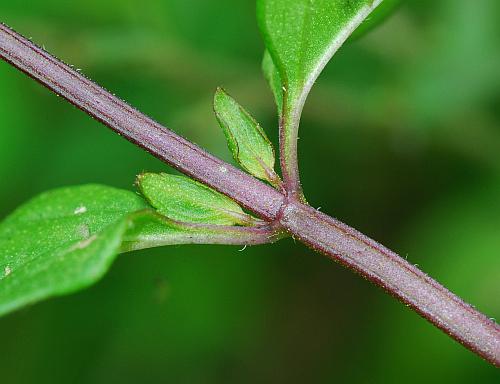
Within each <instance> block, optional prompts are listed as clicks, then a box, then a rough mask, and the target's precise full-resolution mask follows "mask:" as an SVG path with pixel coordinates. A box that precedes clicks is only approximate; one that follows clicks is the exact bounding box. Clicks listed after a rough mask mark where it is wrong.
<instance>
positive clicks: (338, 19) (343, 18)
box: [0, 0, 397, 315]
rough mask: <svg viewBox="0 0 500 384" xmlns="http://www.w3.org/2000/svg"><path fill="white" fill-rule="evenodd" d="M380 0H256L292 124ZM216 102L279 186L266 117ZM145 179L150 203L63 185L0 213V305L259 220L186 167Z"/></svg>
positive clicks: (279, 95)
mask: <svg viewBox="0 0 500 384" xmlns="http://www.w3.org/2000/svg"><path fill="white" fill-rule="evenodd" d="M380 2H381V0H294V1H290V0H258V1H257V16H258V23H259V27H260V29H261V32H262V34H263V36H264V40H265V45H266V48H267V52H266V55H265V58H264V63H263V69H264V74H265V76H266V78H267V79H268V81H269V83H270V86H271V89H272V91H273V93H274V96H275V99H276V104H277V106H278V111H279V115H280V117H281V118H282V119H283V120H284V125H283V127H284V129H285V130H287V129H289V128H290V126H293V125H297V126H298V119H299V117H300V112H301V108H302V106H303V103H304V101H305V97H306V96H307V94H308V92H309V90H310V88H311V87H312V84H313V83H314V81H315V79H316V78H317V76H318V75H319V73H320V72H321V70H322V68H323V67H324V65H325V64H326V63H327V62H328V60H329V59H330V57H331V56H332V55H333V54H334V53H335V51H336V50H337V48H339V47H340V45H341V44H342V43H343V42H344V41H345V40H346V39H347V37H348V36H349V35H350V33H351V32H352V31H353V30H354V29H355V28H356V27H357V25H359V24H360V23H361V22H362V21H363V20H364V19H365V18H366V17H367V16H368V14H369V13H370V12H371V11H372V10H373V9H374V8H375V7H376V6H377V5H378V4H379V3H380ZM394 3H397V0H385V1H384V5H387V6H385V8H384V6H383V7H380V8H379V10H378V12H377V14H378V15H380V14H383V13H386V11H387V9H388V8H391V7H392V5H391V4H394ZM376 18H377V15H374V17H373V18H372V19H376ZM214 105H215V112H216V116H217V118H218V120H219V123H220V125H221V126H222V128H223V130H224V133H225V135H226V137H227V140H228V144H229V148H230V149H231V151H232V153H233V156H234V157H235V159H236V160H237V162H238V163H239V164H240V165H241V166H242V167H243V168H244V169H245V170H246V171H248V172H249V173H251V174H252V175H254V176H256V177H258V178H261V179H263V180H266V181H268V182H269V183H271V184H272V185H274V186H278V185H279V184H280V180H279V178H278V176H277V175H276V173H275V172H274V161H275V160H274V158H275V156H274V150H273V148H272V145H271V144H270V142H269V140H268V139H267V137H266V136H265V134H264V132H263V131H262V129H261V128H260V127H259V125H258V124H257V123H256V122H255V120H254V119H253V118H252V117H251V116H250V115H249V114H248V113H247V112H246V111H245V110H244V109H243V108H241V107H240V106H239V105H238V104H237V103H236V102H235V101H234V100H233V99H232V98H231V97H229V96H228V95H227V94H226V93H225V92H224V91H222V90H220V89H219V90H218V91H217V93H216V95H215V103H214ZM285 155H286V154H285ZM138 184H139V187H140V189H141V191H142V193H143V195H144V196H145V197H146V199H147V200H148V202H149V203H150V204H147V203H146V202H145V201H144V199H142V198H141V197H139V196H137V195H136V194H134V193H132V192H128V191H123V190H118V189H115V188H111V187H105V186H100V185H86V186H80V187H71V188H62V189H59V190H55V191H50V192H47V193H44V194H42V195H40V196H38V197H36V198H34V199H32V200H31V201H30V202H28V203H26V204H24V205H23V206H21V207H20V208H18V209H17V210H16V211H15V212H14V213H12V214H11V215H10V216H9V217H7V218H6V219H5V220H4V221H3V222H2V223H0V315H2V314H5V313H8V312H11V311H13V310H15V309H17V308H20V307H22V306H24V305H26V304H29V303H33V302H36V301H39V300H41V299H44V298H47V297H49V296H54V295H61V294H66V293H69V292H73V291H76V290H79V289H81V288H83V287H86V286H89V285H91V284H93V283H94V282H96V281H97V280H99V278H100V277H101V276H102V275H103V274H104V273H105V272H106V271H107V269H108V268H109V265H110V264H111V262H112V261H113V260H114V258H115V256H116V254H117V253H119V252H121V251H127V250H132V249H138V248H146V247H153V246H159V245H167V244H182V243H192V242H198V243H206V242H216V241H217V239H220V243H223V242H224V241H226V240H227V238H228V235H227V232H229V236H235V237H238V236H242V232H238V231H237V230H236V229H238V228H239V227H237V226H235V225H253V224H255V223H256V219H254V218H252V217H251V216H250V215H248V214H246V213H244V212H243V211H242V209H241V208H240V207H239V205H238V204H237V203H235V202H234V201H232V200H231V199H229V198H227V197H225V196H223V195H221V194H219V193H218V192H215V191H213V190H212V189H210V188H208V187H206V186H204V185H202V184H200V183H197V182H195V181H192V180H190V179H188V178H186V177H181V176H171V175H165V174H144V175H141V176H140V177H139V178H138ZM151 205H152V206H153V207H155V208H156V210H157V212H155V211H153V210H152V209H151ZM167 216H168V217H170V218H171V219H168V218H167ZM172 219H173V220H172ZM200 226H201V227H203V230H200ZM218 228H224V233H223V232H222V231H221V230H220V229H219V230H218ZM224 236H225V237H224ZM241 239H242V240H241V242H242V243H244V242H245V239H244V236H243V237H241Z"/></svg>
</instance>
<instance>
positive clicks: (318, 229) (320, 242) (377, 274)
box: [0, 24, 500, 366]
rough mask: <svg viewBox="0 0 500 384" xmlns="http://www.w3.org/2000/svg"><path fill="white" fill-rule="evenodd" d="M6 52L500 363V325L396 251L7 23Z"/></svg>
mask: <svg viewBox="0 0 500 384" xmlns="http://www.w3.org/2000/svg"><path fill="white" fill-rule="evenodd" d="M0 58H2V59H3V60H5V61H7V62H9V63H10V64H12V65H13V66H15V67H16V68H18V69H20V70H21V71H23V72H25V73H27V74H28V75H29V76H31V77H32V78H34V79H35V80H37V81H39V82H40V83H42V84H43V85H45V86H46V87H47V88H49V89H50V90H52V91H53V92H55V93H56V94H58V95H60V96H62V97H64V98H65V99H67V100H68V101H69V102H71V103H72V104H74V105H75V106H77V107H78V108H80V109H81V110H83V111H84V112H86V113H88V114H89V115H90V116H92V117H94V118H95V119H97V120H99V121H101V122H102V123H103V124H105V125H107V126H108V127H110V128H111V129H113V130H115V131H116V132H118V133H119V134H120V135H123V136H124V137H125V138H126V139H128V140H129V141H131V142H133V143H135V144H137V145H138V146H140V147H142V148H144V149H146V150H147V151H148V152H150V153H152V154H153V155H154V156H156V157H158V158H160V159H162V160H163V161H165V162H166V163H168V164H170V165H172V166H174V167H175V168H177V169H179V170H180V171H182V172H184V173H186V174H188V175H190V176H192V177H193V178H195V179H197V180H199V181H201V182H203V183H205V184H207V185H209V186H211V187H212V188H214V189H216V190H218V191H220V192H222V193H224V194H226V195H227V196H229V197H231V198H233V199H234V200H236V201H238V202H239V203H240V204H242V205H243V206H245V207H246V208H248V209H249V210H251V211H252V212H254V213H256V214H257V215H259V216H260V217H262V218H264V219H266V220H268V221H271V222H274V224H276V223H278V222H279V223H280V224H281V225H282V226H283V227H284V228H285V229H287V230H288V232H289V233H290V234H292V235H293V236H294V237H296V238H298V239H300V240H301V241H303V242H304V243H305V244H307V245H309V246H310V247H311V248H313V249H314V250H316V251H318V252H322V253H324V254H326V255H327V256H329V257H331V258H332V259H333V260H335V261H337V262H339V263H341V264H343V265H345V266H347V267H349V268H351V269H352V270H354V271H355V272H357V273H359V274H361V275H362V276H363V277H365V278H367V279H368V280H370V281H372V282H373V283H375V284H376V285H378V286H380V287H382V288H384V289H385V290H386V291H387V292H389V293H390V294H391V295H393V296H394V297H396V298H397V299H399V300H400V301H401V302H403V303H405V304H406V305H408V306H409V307H411V308H413V309H414V310H415V311H416V312H418V313H419V314H420V315H421V316H422V317H424V318H425V319H427V320H429V321H430V322H431V323H433V324H435V325H436V326H437V327H439V328H440V329H442V330H443V331H444V332H445V333H447V334H448V335H450V336H451V337H452V338H454V339H455V340H457V341H459V342H460V343H462V344H463V345H464V346H465V347H467V348H469V349H470V350H471V351H473V352H475V353H477V354H478V355H480V356H481V357H483V358H484V359H486V360H487V361H489V362H491V363H492V364H494V365H496V366H500V327H499V326H498V324H496V323H495V322H494V321H492V320H490V319H488V318H487V317H486V316H484V315H483V314H481V313H480V312H478V311H477V310H475V309H474V308H473V307H471V306H470V305H468V304H466V303H464V302H463V301H462V300H461V299H460V298H458V297H457V296H456V295H454V294H453V293H451V292H450V291H448V290H447V289H446V288H444V287H443V286H442V285H440V284H439V283H437V282H436V281H435V280H433V279H432V278H430V277H429V276H427V275H426V274H425V273H423V272H422V271H420V270H419V269H418V268H416V267H415V266H413V265H411V264H410V263H408V262H407V261H406V260H404V259H402V258H401V257H399V256H398V255H397V254H395V253H394V252H392V251H390V250H388V249H387V248H385V247H384V246H382V245H380V244H378V243H377V242H375V241H374V240H371V239H369V238H367V237H366V236H364V235H363V234H361V233H359V232H357V231H356V230H355V229H352V228H350V227H349V226H347V225H345V224H343V223H341V222H339V221H337V220H335V219H333V218H331V217H329V216H327V215H325V214H323V213H320V212H318V211H316V210H315V209H313V208H311V207H309V206H307V205H305V204H303V203H301V202H298V201H297V200H296V199H295V198H292V199H288V198H286V197H285V196H284V195H282V194H281V193H279V192H278V191H276V190H275V189H273V188H271V187H269V186H268V185H266V184H264V183H262V182H260V181H258V180H256V179H254V178H252V177H251V176H249V175H247V174H246V173H244V172H242V171H240V170H238V169H236V168H235V167H233V166H231V165H229V164H227V163H224V162H223V161H221V160H219V159H217V158H215V157H214V156H212V155H210V154H208V153H207V152H205V151H204V150H202V149H201V148H199V147H197V146H196V145H194V144H192V143H190V142H189V141H187V140H185V139H183V138H181V137H180V136H178V135H176V134H175V133H173V132H171V131H169V130H168V129H167V128H165V127H163V126H161V125H160V124H158V123H157V122H155V121H153V120H152V119H150V118H149V117H147V116H145V115H143V114H142V113H140V112H138V111H137V110H135V109H133V108H132V107H130V106H129V105H128V104H126V103H125V102H123V101H122V100H120V99H118V98H116V97H115V96H113V95H111V94H110V93H109V92H107V91H105V90H104V89H102V88H101V87H99V86H98V85H96V84H95V83H93V82H91V81H90V80H88V79H87V78H85V77H84V76H82V75H81V74H80V73H78V72H77V71H75V70H73V69H72V68H70V67H69V66H67V65H66V64H64V63H62V62H60V61H59V60H57V59H56V58H54V57H53V56H51V55H49V54H48V53H47V52H45V51H44V50H42V49H40V48H39V47H37V46H36V45H34V44H33V43H32V42H31V41H29V40H27V39H25V38H24V37H22V36H20V35H19V34H17V33H16V32H14V31H13V30H11V29H10V28H8V27H7V26H5V25H3V24H0Z"/></svg>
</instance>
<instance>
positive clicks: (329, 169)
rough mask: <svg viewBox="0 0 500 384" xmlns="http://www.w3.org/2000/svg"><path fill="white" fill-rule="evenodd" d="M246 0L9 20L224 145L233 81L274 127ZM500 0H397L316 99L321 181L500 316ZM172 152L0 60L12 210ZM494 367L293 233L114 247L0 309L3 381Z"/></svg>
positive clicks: (60, 8)
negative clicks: (66, 284)
mask: <svg viewBox="0 0 500 384" xmlns="http://www.w3.org/2000/svg"><path fill="white" fill-rule="evenodd" d="M254 7H255V5H254V2H253V1H251V0H239V1H234V0H163V1H141V2H139V1H124V0H107V1H102V0H87V1H77V2H74V1H73V2H68V1H63V0H46V1H43V2H42V1H32V2H29V3H28V2H27V1H20V0H8V1H2V2H1V4H0V15H1V16H0V19H1V21H3V22H5V23H7V24H9V25H11V26H12V27H13V28H15V29H17V30H18V31H19V32H21V33H23V34H25V35H27V36H30V37H32V38H33V40H34V41H36V42H37V43H39V44H43V45H44V46H45V47H46V48H47V49H48V50H49V51H51V52H52V53H54V54H56V55H57V56H58V57H60V58H62V59H64V60H65V61H67V62H69V63H71V64H73V65H75V66H76V67H78V68H82V69H83V72H84V73H86V74H87V75H88V76H89V77H91V78H92V79H94V80H96V81H97V82H99V83H100V84H102V85H104V86H105V87H106V88H108V89H110V90H112V91H113V92H114V93H116V94H118V95H119V96H121V97H122V98H124V99H125V100H127V101H128V102H130V103H131V104H132V105H134V106H136V107H138V108H139V109H141V110H142V111H144V112H146V113H147V114H149V115H151V116H153V117H154V118H155V119H157V120H159V121H160V122H162V123H165V124H166V125H167V126H169V127H170V128H171V129H174V130H175V131H176V132H178V133H180V134H182V135H183V136H186V137H188V138H190V139H191V140H193V141H194V142H196V143H198V144H200V145H202V146H203V147H205V148H207V149H208V150H210V151H211V152H212V153H214V154H216V155H218V156H221V157H222V158H224V159H226V160H228V161H230V160H231V159H230V155H229V152H228V150H227V148H226V147H225V141H224V137H223V134H222V132H221V131H220V130H219V128H218V126H217V123H216V121H215V119H214V117H213V114H212V108H211V99H212V94H213V91H214V89H215V87H216V86H218V85H222V86H224V87H225V88H226V89H227V90H228V91H229V92H230V93H231V94H232V95H234V96H235V97H236V98H237V99H238V100H239V101H240V102H241V103H242V104H243V105H244V106H246V107H247V108H248V109H249V110H250V111H252V113H253V114H254V115H255V116H256V117H257V119H258V120H259V121H260V122H261V123H262V125H263V126H264V128H265V129H266V130H267V132H268V134H269V135H270V137H271V138H272V139H273V140H274V142H276V137H277V132H276V126H277V119H276V113H275V110H274V104H273V100H272V96H271V93H270V91H269V90H268V88H267V85H266V83H265V81H264V80H263V77H262V76H261V73H260V60H261V55H262V51H263V44H262V41H261V38H260V36H259V33H258V31H257V27H256V22H255V16H254V13H255V11H254ZM499 15H500V2H498V1H497V0H478V1H468V0H441V1H432V0H421V1H407V2H404V4H402V5H401V7H400V8H399V9H398V10H397V11H396V12H395V13H393V15H392V16H391V17H390V18H389V19H387V21H386V22H385V23H384V24H382V25H380V26H379V27H377V28H376V29H375V30H373V31H372V32H370V33H369V34H367V35H365V36H364V37H362V38H360V39H358V40H356V41H353V42H351V43H350V44H348V45H346V46H345V47H344V48H343V49H342V50H341V51H340V52H339V53H338V55H337V56H336V57H335V58H334V60H333V62H331V63H330V64H329V66H328V67H327V69H326V71H325V72H324V74H323V75H322V76H321V78H320V79H319V82H318V84H317V85H316V86H315V88H314V90H313V92H312V94H311V96H310V98H309V100H308V102H307V105H306V108H305V111H304V115H303V121H302V128H301V137H300V159H301V171H302V177H303V184H304V188H305V191H306V194H307V196H308V199H309V201H310V202H311V204H312V205H314V206H321V207H322V210H323V211H325V212H328V213H330V214H332V215H334V216H336V217H338V218H340V219H342V220H344V221H346V222H347V223H349V224H351V225H353V226H355V227H356V228H358V229H360V230H361V231H363V232H365V233H367V234H368V235H370V236H371V237H374V238H375V239H377V240H379V241H381V242H383V243H384V244H386V245H387V246H389V247H391V248H393V249H395V250H396V251H398V252H400V254H402V255H404V256H405V257H407V258H408V260H410V261H411V262H412V263H415V264H418V265H419V266H420V267H421V268H422V269H423V270H425V271H426V272H428V273H429V274H430V275H431V276H434V277H435V278H437V279H438V280H439V281H440V282H442V283H444V284H445V285H446V286H448V287H449V288H450V289H451V290H453V291H454V292H456V293H457V294H459V295H460V296H462V297H463V298H464V299H465V300H467V301H469V302H471V303H473V304H474V305H476V306H477V307H478V308H479V309H480V310H481V311H483V312H485V313H486V314H487V315H488V316H491V317H496V318H497V319H498V318H500V299H499V298H500V282H499V281H500V227H499V224H500V70H499V68H500V22H499V21H500V20H499ZM166 169H167V167H166V166H165V165H164V164H162V163H160V162H159V161H157V160H155V159H154V158H152V157H151V156H150V155H148V154H146V153H145V152H143V151H142V150H140V149H137V148H135V147H134V146H133V145H132V144H130V143H128V142H126V141H125V140H123V139H122V138H120V137H119V136H117V135H115V134H114V133H112V132H111V131H110V130H109V129H107V128H105V127H104V126H102V125H100V124H99V123H97V122H95V121H93V120H91V119H90V118H88V117H87V116H86V115H85V114H83V113H81V112H80V111H78V110H77V109H76V108H74V107H72V106H70V105H69V104H68V103H66V102H64V101H63V100H61V99H59V98H57V97H56V96H54V95H52V94H50V93H49V92H48V91H47V90H45V89H44V88H42V87H40V86H39V85H38V84H36V83H35V82H33V81H32V80H30V79H28V78H27V77H26V76H24V75H23V74H21V73H18V72H17V71H16V70H14V69H12V68H10V67H9V66H8V65H6V64H5V63H0V180H1V188H0V217H4V216H5V215H7V214H8V213H9V212H11V211H12V210H13V209H14V208H15V207H16V206H18V205H19V204H21V203H22V202H23V201H26V200H27V199H28V198H30V197H32V196H34V195H36V194H38V193H40V192H42V191H45V190H47V189H52V188H56V187H60V186H66V185H75V184H85V183H95V182H97V183H104V184H108V185H112V186H115V187H121V188H127V189H133V181H134V176H135V175H136V174H137V173H139V172H141V171H144V170H148V171H165V170H166ZM498 378H499V375H498V371H497V370H495V369H494V368H492V367H490V366H489V365H488V364H487V363H485V362H483V361H482V360H481V359H479V358H478V357H476V356H475V355H473V354H472V353H470V352H468V351H467V350H465V349H464V348H462V347H461V346H460V345H458V344H457V343H456V342H454V341H452V340H451V339H449V338H448V337H447V336H445V335H444V334H442V333H441V332H440V331H438V330H436V329H435V328H434V327H433V326H431V325H430V324H428V323H426V322H425V321H424V320H422V319H420V318H419V317H418V316H417V315H416V314H414V313H412V312H411V311H409V310H408V309H407V308H406V307H404V306H403V305H401V304H399V303H398V302H396V301H395V300H393V299H392V298H390V297H389V296H388V295H386V294H385V293H384V292H382V291H381V290H380V289H377V288H374V287H373V286H372V285H371V284H370V283H368V282H366V281H364V280H362V279H361V278H360V277H359V276H357V275H355V274H353V273H351V272H350V271H347V270H344V269H343V268H342V267H340V266H338V265H336V264H335V263H332V262H331V261H330V260H327V259H326V258H324V257H322V256H320V255H318V254H315V253H313V252H312V251H310V250H308V249H306V248H305V247H303V246H301V245H295V244H293V241H292V240H286V241H283V242H281V243H279V244H275V245H270V246H259V247H249V248H247V249H245V250H244V251H242V252H239V249H238V247H222V246H182V247H169V248H162V249H154V250H146V251H140V252H135V253H129V254H124V255H121V256H120V257H119V258H118V259H117V261H116V263H115V264H114V265H113V267H112V269H111V271H110V272H109V274H108V275H107V276H106V277H105V278H104V279H103V280H102V281H101V282H100V283H98V284H97V285H95V286H94V287H92V288H90V289H87V290H85V291H82V292H81V293H78V294H75V295H72V296H67V297H62V298H57V299H53V300H49V301H46V302H43V303H40V304H37V305H34V306H32V307H30V308H26V309H24V310H21V311H19V312H17V313H14V314H11V315H9V316H6V317H4V318H1V319H0V381H1V382H2V383H14V384H18V383H52V384H55V383H109V382H119V383H122V384H125V383H255V382H258V383H335V382H338V383H401V382H405V383H421V382H428V383H493V382H498V381H496V380H497V379H498Z"/></svg>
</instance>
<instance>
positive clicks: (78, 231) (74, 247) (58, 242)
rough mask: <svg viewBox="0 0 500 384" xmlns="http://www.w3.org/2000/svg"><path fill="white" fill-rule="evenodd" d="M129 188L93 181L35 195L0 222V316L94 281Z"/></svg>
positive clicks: (117, 236) (114, 242) (116, 243)
mask: <svg viewBox="0 0 500 384" xmlns="http://www.w3.org/2000/svg"><path fill="white" fill-rule="evenodd" d="M146 207H147V205H146V203H145V202H144V201H143V200H142V199H141V198H140V197H139V196H137V195H136V194H134V193H132V192H127V191H122V190H118V189H115V188H110V187H104V186H99V185H87V186H81V187H72V188H62V189H58V190H54V191H50V192H46V193H44V194H42V195H40V196H38V197H35V198H34V199H32V200H31V201H29V202H28V203H26V204H24V205H23V206H21V207H20V208H18V209H17V210H16V211H15V212H14V213H12V214H11V215H10V216H8V217H7V218H6V219H5V220H4V221H3V222H2V223H1V224H0V315H2V314H5V313H7V312H10V311H13V310H15V309H17V308H19V307H21V306H24V305H26V304H30V303H34V302H36V301H39V300H42V299H45V298H48V297H51V296H57V295H62V294H66V293H70V292H73V291H76V290H78V289H81V288H84V287H86V286H89V285H91V284H93V283H94V282H96V281H97V280H99V278H100V277H101V276H102V275H103V274H104V273H105V272H106V271H107V269H108V268H109V266H110V264H111V262H112V261H113V259H114V257H115V255H116V254H117V253H118V252H119V249H120V245H121V242H122V237H123V236H124V234H125V233H126V231H127V228H128V225H129V221H128V220H127V219H126V217H127V215H128V214H129V213H131V212H134V211H137V210H141V209H144V208H146Z"/></svg>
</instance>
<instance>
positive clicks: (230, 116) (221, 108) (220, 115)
mask: <svg viewBox="0 0 500 384" xmlns="http://www.w3.org/2000/svg"><path fill="white" fill-rule="evenodd" d="M214 111H215V115H216V117H217V120H218V121H219V124H220V126H221V128H222V130H223V131H224V135H225V136H226V139H227V144H228V147H229V149H230V150H231V152H232V154H233V157H234V159H235V160H236V161H237V162H238V163H239V164H240V165H241V166H242V167H243V168H244V169H245V170H247V171H248V172H249V173H251V174H252V175H254V176H256V177H258V178H259V179H262V180H266V181H268V182H269V183H271V184H273V185H279V184H280V180H279V177H278V175H277V174H276V172H275V171H274V161H275V156H274V148H273V145H272V144H271V142H270V141H269V139H268V138H267V136H266V134H265V132H264V130H263V129H262V128H261V127H260V125H259V124H258V123H257V122H256V121H255V119H254V118H253V117H252V116H251V115H250V114H249V113H248V112H247V111H246V110H245V109H244V108H243V107H242V106H241V105H239V104H238V103H237V102H236V101H235V100H234V99H233V98H232V97H231V96H229V95H228V94H227V93H226V92H225V91H224V90H223V89H222V88H217V91H216V92H215V96H214Z"/></svg>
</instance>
